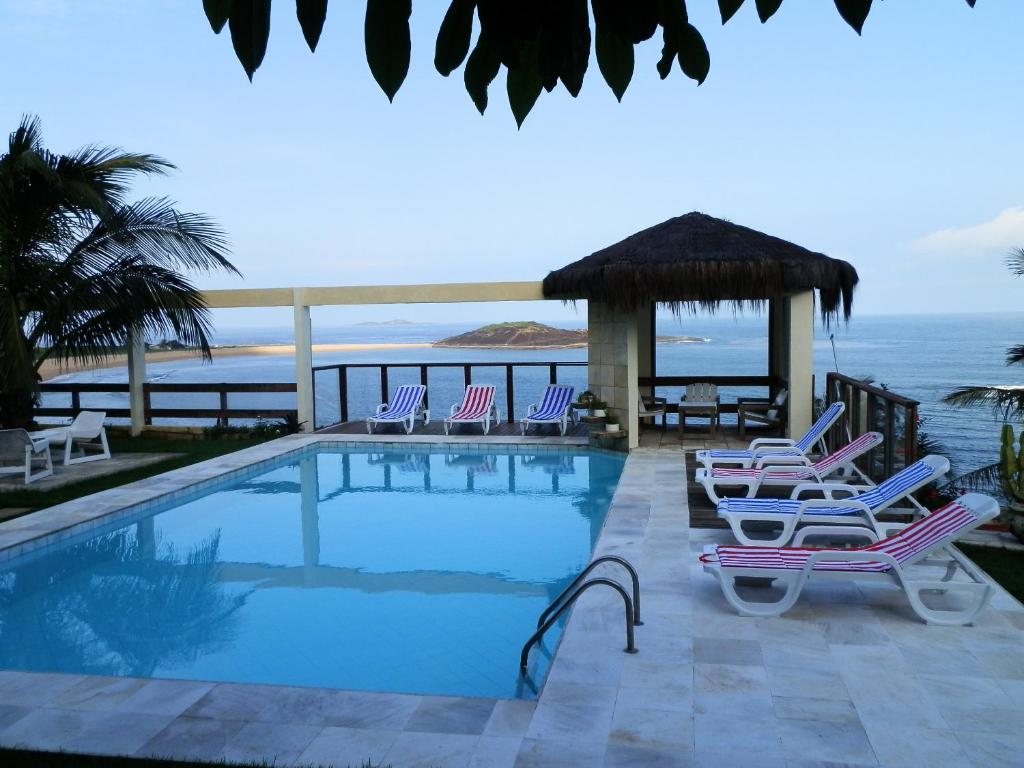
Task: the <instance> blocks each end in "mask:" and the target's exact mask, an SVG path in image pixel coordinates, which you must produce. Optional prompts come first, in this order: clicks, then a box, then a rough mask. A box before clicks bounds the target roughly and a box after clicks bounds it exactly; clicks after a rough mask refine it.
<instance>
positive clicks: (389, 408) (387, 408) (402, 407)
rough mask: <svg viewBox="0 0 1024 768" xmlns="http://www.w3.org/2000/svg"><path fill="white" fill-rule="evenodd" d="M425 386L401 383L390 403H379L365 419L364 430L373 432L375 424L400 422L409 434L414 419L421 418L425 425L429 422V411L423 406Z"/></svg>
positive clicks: (425, 392)
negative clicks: (374, 410) (372, 413)
mask: <svg viewBox="0 0 1024 768" xmlns="http://www.w3.org/2000/svg"><path fill="white" fill-rule="evenodd" d="M426 394H427V388H426V387H425V386H423V385H422V384H403V385H402V386H400V387H399V388H398V389H397V390H395V396H394V397H393V398H391V403H390V404H389V403H381V404H380V405H378V406H377V411H376V413H374V415H373V416H370V417H369V418H368V419H367V420H366V431H367V433H369V434H371V435H372V434H373V428H374V426H375V425H377V424H401V425H402V426H403V427H405V433H406V434H407V435H408V434H411V433H412V428H413V425H414V424H415V423H416V419H419V418H422V419H423V424H424V426H426V425H427V424H429V423H430V411H428V410H427V409H426V408H424V407H423V397H424V396H425V395H426Z"/></svg>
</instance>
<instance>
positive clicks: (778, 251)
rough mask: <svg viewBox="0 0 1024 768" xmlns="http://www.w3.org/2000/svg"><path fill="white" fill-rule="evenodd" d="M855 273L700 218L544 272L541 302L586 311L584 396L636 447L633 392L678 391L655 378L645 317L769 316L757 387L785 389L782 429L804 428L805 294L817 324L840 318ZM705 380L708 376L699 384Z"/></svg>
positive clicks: (674, 222)
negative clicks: (600, 404) (765, 363)
mask: <svg viewBox="0 0 1024 768" xmlns="http://www.w3.org/2000/svg"><path fill="white" fill-rule="evenodd" d="M857 280H858V278H857V270H855V269H854V268H853V266H852V265H850V264H849V263H847V262H845V261H841V260H839V259H833V258H831V257H829V256H826V255H825V254H823V253H817V252H814V251H810V250H807V249H806V248H803V247H801V246H799V245H795V244H793V243H790V242H787V241H786V240H782V239H780V238H778V237H773V236H771V235H767V234H765V233H763V232H758V231H757V230H754V229H750V228H748V227H743V226H740V225H738V224H733V223H732V222H729V221H725V220H723V219H716V218H714V217H712V216H707V215H705V214H703V213H697V212H694V213H688V214H686V215H684V216H678V217H676V218H674V219H669V220H668V221H665V222H662V223H661V224H657V225H655V226H653V227H650V228H648V229H645V230H643V231H641V232H637V233H636V234H634V235H630V236H629V237H627V238H626V239H625V240H622V241H620V242H618V243H615V244H614V245H611V246H608V247H607V248H603V249H601V250H600V251H596V252H595V253H592V254H591V255H590V256H587V257H586V258H583V259H580V260H579V261H575V262H573V263H572V264H569V265H567V266H565V267H562V268H561V269H558V270H555V271H554V272H551V273H550V274H548V276H547V277H546V278H545V279H544V296H545V297H546V298H550V299H562V300H565V301H574V300H577V299H585V300H587V302H588V306H589V325H590V376H589V384H590V389H591V390H593V391H594V392H596V393H598V395H599V396H600V397H601V398H602V399H603V400H605V401H607V402H608V403H609V404H611V405H612V407H613V408H614V409H615V410H616V411H618V412H619V413H618V415H619V417H620V419H623V420H624V423H626V424H628V425H630V427H631V429H630V442H631V443H632V444H634V445H635V444H636V435H637V429H636V427H637V419H636V412H637V404H636V403H637V398H638V395H639V392H640V391H641V388H643V389H647V390H651V389H653V388H654V387H656V386H671V385H677V384H680V383H684V382H683V381H682V380H681V379H682V377H661V378H659V377H657V376H656V371H655V356H654V341H655V338H654V332H653V318H654V309H655V307H656V306H657V305H659V304H661V305H667V306H669V307H671V308H672V310H673V311H676V312H683V311H695V310H697V309H706V310H711V311H715V310H717V309H719V308H720V307H721V305H722V303H729V304H732V305H733V306H739V307H740V308H750V309H754V310H758V311H760V310H763V309H765V308H767V310H768V316H769V355H768V357H769V370H768V371H767V376H765V377H764V384H765V385H766V386H768V387H769V388H770V389H773V388H776V387H778V386H786V387H788V388H789V391H790V407H789V429H790V431H800V430H801V429H803V428H805V427H806V426H807V425H809V423H810V417H811V404H812V399H813V392H812V379H811V377H812V372H813V368H812V354H811V345H812V338H813V328H814V316H813V313H814V302H815V297H814V292H815V291H817V292H818V297H817V303H818V309H819V312H820V316H821V319H822V321H823V322H824V323H826V324H829V323H833V322H836V321H839V320H840V319H847V318H849V316H850V311H851V308H852V304H853V292H854V287H855V286H856V285H857ZM709 378H714V377H709Z"/></svg>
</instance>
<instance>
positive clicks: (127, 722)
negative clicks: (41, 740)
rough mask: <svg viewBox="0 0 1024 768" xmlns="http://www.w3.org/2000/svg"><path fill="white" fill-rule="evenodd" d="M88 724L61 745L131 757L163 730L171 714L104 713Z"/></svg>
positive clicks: (92, 715)
mask: <svg viewBox="0 0 1024 768" xmlns="http://www.w3.org/2000/svg"><path fill="white" fill-rule="evenodd" d="M89 718H90V721H89V722H87V723H84V724H83V728H82V730H81V731H79V732H78V733H77V734H76V735H75V736H72V737H71V738H69V739H68V740H67V741H65V742H63V744H62V745H61V748H62V749H64V750H67V751H69V752H89V753H99V754H116V755H131V754H134V753H135V752H136V751H137V750H138V749H139V748H141V747H142V746H143V745H144V744H145V743H146V742H148V741H149V740H150V739H151V738H153V737H154V736H156V735H157V734H158V733H160V732H161V731H163V730H164V728H166V727H167V726H168V725H170V723H171V721H172V720H173V719H174V717H173V716H172V715H136V714H130V713H127V712H103V713H95V714H91V715H90V716H89Z"/></svg>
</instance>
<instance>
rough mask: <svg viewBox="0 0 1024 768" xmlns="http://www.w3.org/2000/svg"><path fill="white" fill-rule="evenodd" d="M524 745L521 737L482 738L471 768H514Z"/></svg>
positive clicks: (474, 754)
mask: <svg viewBox="0 0 1024 768" xmlns="http://www.w3.org/2000/svg"><path fill="white" fill-rule="evenodd" d="M522 745H523V739H522V737H520V736H481V737H480V741H478V742H477V744H476V749H474V750H473V755H472V757H470V758H469V768H513V766H514V765H515V764H516V759H517V758H518V756H519V750H520V749H521V748H522Z"/></svg>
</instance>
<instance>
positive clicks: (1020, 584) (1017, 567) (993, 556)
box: [957, 544, 1024, 602]
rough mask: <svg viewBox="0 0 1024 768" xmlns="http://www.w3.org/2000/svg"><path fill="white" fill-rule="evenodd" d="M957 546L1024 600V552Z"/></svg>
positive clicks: (965, 545)
mask: <svg viewBox="0 0 1024 768" xmlns="http://www.w3.org/2000/svg"><path fill="white" fill-rule="evenodd" d="M957 546H958V547H959V548H960V549H961V550H962V551H963V553H964V554H965V555H967V556H968V557H969V558H971V560H973V561H974V562H975V563H977V564H978V565H979V566H980V567H981V568H982V569H983V570H984V571H985V573H987V574H988V575H989V576H991V577H992V578H993V579H995V580H996V581H998V582H999V583H1000V584H1002V585H1003V587H1004V588H1005V589H1006V591H1007V592H1009V593H1010V594H1011V595H1013V596H1014V597H1016V598H1017V599H1018V600H1020V601H1021V602H1024V552H1014V551H1013V550H1009V549H995V548H994V547H978V546H971V545H970V544H958V545H957Z"/></svg>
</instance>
